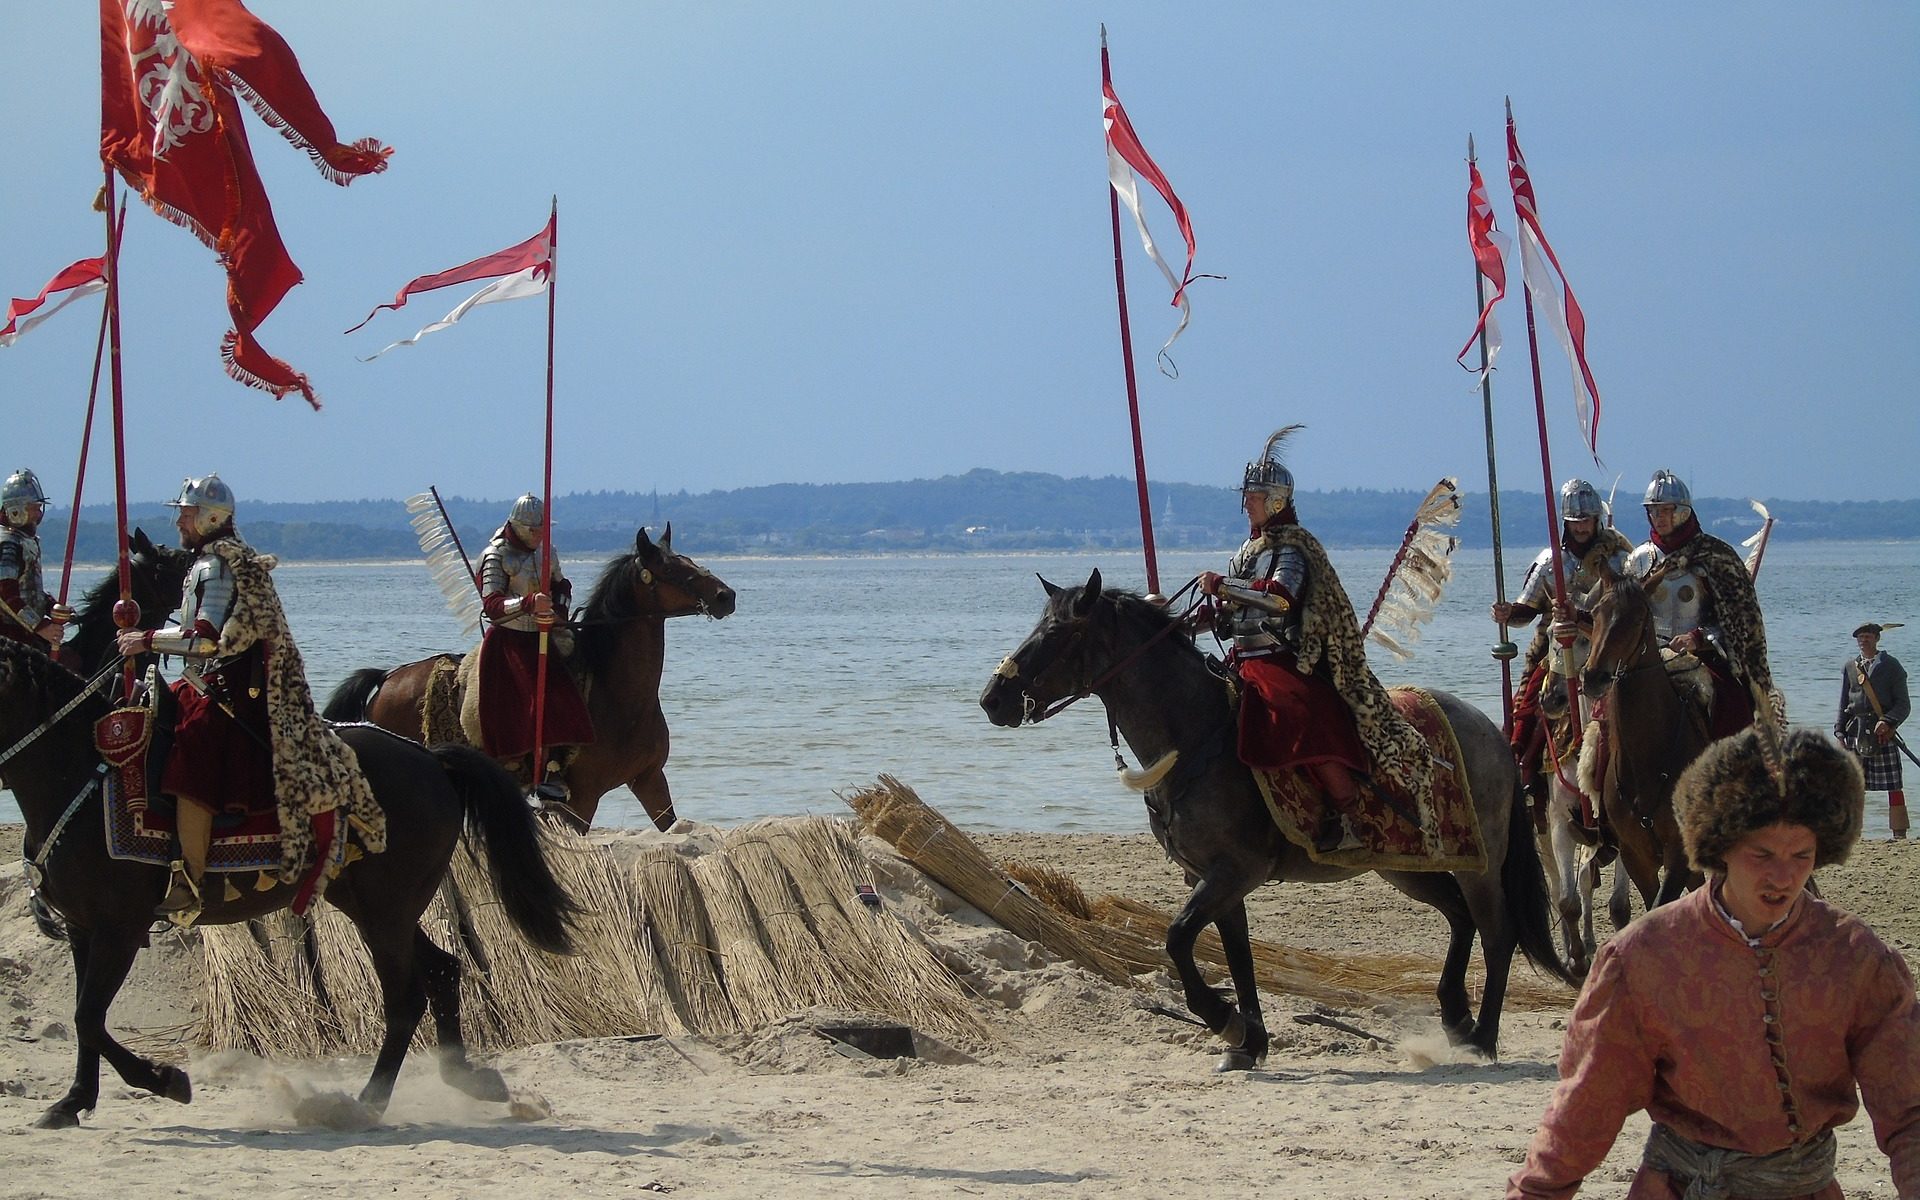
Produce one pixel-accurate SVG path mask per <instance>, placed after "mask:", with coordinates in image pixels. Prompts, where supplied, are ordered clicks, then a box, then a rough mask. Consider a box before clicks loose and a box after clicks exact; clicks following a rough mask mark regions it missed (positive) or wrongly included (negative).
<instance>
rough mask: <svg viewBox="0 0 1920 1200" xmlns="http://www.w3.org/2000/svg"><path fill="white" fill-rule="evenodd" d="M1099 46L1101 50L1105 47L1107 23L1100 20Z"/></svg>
mask: <svg viewBox="0 0 1920 1200" xmlns="http://www.w3.org/2000/svg"><path fill="white" fill-rule="evenodd" d="M1100 48H1101V49H1102V50H1105V49H1106V48H1107V23H1106V22H1105V21H1102V22H1100Z"/></svg>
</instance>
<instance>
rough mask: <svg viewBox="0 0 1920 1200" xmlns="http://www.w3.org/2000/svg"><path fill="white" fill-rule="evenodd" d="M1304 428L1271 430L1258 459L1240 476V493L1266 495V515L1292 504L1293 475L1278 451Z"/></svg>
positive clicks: (1297, 426)
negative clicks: (1260, 493) (1281, 459)
mask: <svg viewBox="0 0 1920 1200" xmlns="http://www.w3.org/2000/svg"><path fill="white" fill-rule="evenodd" d="M1305 428H1306V426H1305V425H1288V426H1285V427H1284V428H1280V429H1276V430H1274V431H1273V432H1272V433H1271V434H1270V435H1268V437H1267V444H1266V446H1265V447H1264V448H1262V449H1261V451H1260V457H1259V458H1257V459H1255V460H1254V461H1252V462H1250V463H1248V464H1247V469H1246V472H1245V474H1243V475H1242V476H1241V477H1240V491H1241V492H1242V493H1246V492H1263V493H1265V494H1266V497H1267V511H1268V512H1274V513H1277V512H1279V511H1280V510H1282V509H1284V508H1286V507H1287V505H1289V504H1292V503H1293V472H1292V471H1289V470H1287V468H1286V464H1284V463H1282V462H1281V461H1280V451H1281V449H1282V447H1283V443H1285V442H1286V440H1287V439H1288V438H1289V437H1291V436H1293V434H1295V433H1296V432H1298V431H1300V430H1302V429H1305Z"/></svg>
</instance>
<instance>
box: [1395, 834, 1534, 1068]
mask: <svg viewBox="0 0 1920 1200" xmlns="http://www.w3.org/2000/svg"><path fill="white" fill-rule="evenodd" d="M1515 832H1517V831H1515V830H1512V829H1511V828H1510V829H1509V830H1508V836H1513V835H1514V833H1515ZM1488 870H1489V871H1497V870H1499V868H1498V867H1489V868H1488ZM1380 876H1381V878H1383V879H1385V880H1386V881H1387V882H1388V883H1390V884H1392V885H1393V886H1394V887H1396V888H1398V889H1399V890H1400V891H1401V892H1402V893H1404V894H1405V895H1407V896H1409V897H1411V898H1412V899H1415V900H1418V901H1420V903H1422V904H1425V905H1428V906H1429V907H1432V908H1434V909H1437V910H1439V913H1440V915H1441V916H1443V917H1445V918H1446V919H1447V930H1448V934H1449V936H1448V940H1447V957H1446V961H1445V962H1444V963H1442V964H1441V967H1440V983H1439V985H1438V986H1437V987H1436V988H1435V990H1434V994H1435V997H1436V998H1437V999H1438V1000H1439V1001H1440V1024H1441V1026H1442V1027H1443V1028H1444V1029H1445V1030H1446V1031H1447V1040H1448V1041H1449V1042H1452V1043H1454V1044H1455V1045H1458V1044H1459V1043H1461V1042H1464V1041H1469V1040H1471V1039H1472V1037H1473V1002H1472V1000H1471V999H1470V998H1469V997H1468V995H1467V965H1468V963H1469V962H1470V961H1471V960H1472V957H1473V935H1474V932H1475V930H1474V925H1473V913H1472V911H1471V910H1469V909H1468V907H1467V898H1466V896H1465V895H1464V894H1463V893H1462V892H1461V890H1460V885H1459V883H1457V882H1456V881H1455V880H1454V878H1453V876H1451V875H1446V874H1436V873H1433V872H1429V871H1394V872H1387V871H1382V872H1380ZM1509 953H1511V950H1509Z"/></svg>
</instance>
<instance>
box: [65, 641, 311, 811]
mask: <svg viewBox="0 0 1920 1200" xmlns="http://www.w3.org/2000/svg"><path fill="white" fill-rule="evenodd" d="M179 718H180V702H179V700H178V699H177V698H176V697H175V696H174V694H173V691H172V689H170V688H168V687H166V686H165V685H164V684H162V683H161V682H160V679H159V674H158V671H157V669H156V668H153V667H149V668H147V675H146V678H145V680H144V681H143V682H142V684H141V687H140V689H139V692H138V698H137V699H135V700H134V702H133V703H131V704H125V705H122V706H120V707H118V708H115V709H113V710H112V711H111V712H109V713H107V715H106V716H104V717H101V718H100V719H99V720H98V721H96V722H94V725H93V744H94V748H95V749H96V750H98V751H99V752H100V757H101V759H102V760H104V761H105V762H106V764H107V766H108V768H109V770H110V775H111V784H112V787H113V791H114V794H115V796H116V797H117V798H118V799H119V800H120V802H121V803H123V804H126V805H129V806H134V807H138V808H140V809H142V810H144V811H146V812H148V813H151V814H154V815H157V816H159V817H161V818H162V819H163V821H164V823H165V824H166V825H167V826H168V827H171V825H172V822H173V811H174V807H175V803H176V802H175V800H174V798H173V797H172V796H171V795H168V794H167V793H166V792H164V791H162V790H161V786H160V781H161V780H162V779H164V778H165V777H166V771H167V760H168V759H169V758H170V757H172V754H173V742H174V727H175V725H176V724H177V723H178V721H179ZM208 799H209V800H210V801H213V802H215V803H216V807H215V808H214V817H213V827H214V829H215V830H216V831H218V830H221V829H233V828H237V827H239V826H241V825H243V824H246V823H247V822H248V821H249V820H250V819H252V818H257V817H259V816H260V815H262V814H260V813H248V812H237V811H232V810H229V809H227V808H225V807H224V806H217V802H218V800H219V797H217V796H213V797H208ZM264 815H265V816H266V817H268V818H269V819H270V820H272V821H274V823H275V824H276V825H277V824H278V820H279V809H278V808H277V807H272V808H269V809H266V810H264Z"/></svg>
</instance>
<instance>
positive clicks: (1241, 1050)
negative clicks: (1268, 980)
mask: <svg viewBox="0 0 1920 1200" xmlns="http://www.w3.org/2000/svg"><path fill="white" fill-rule="evenodd" d="M1213 927H1214V928H1215V929H1217V930H1218V931H1219V932H1220V945H1221V946H1222V947H1223V948H1224V949H1225V950H1226V954H1227V971H1228V973H1229V974H1230V975H1231V976H1232V977H1233V994H1234V1000H1235V1001H1236V1002H1237V1003H1238V1004H1239V1006H1240V1012H1239V1015H1238V1016H1235V1017H1234V1018H1232V1019H1231V1020H1229V1021H1228V1022H1227V1030H1226V1035H1225V1036H1226V1039H1227V1041H1228V1043H1230V1044H1229V1046H1228V1049H1227V1052H1226V1053H1225V1054H1223V1055H1221V1056H1220V1065H1219V1067H1218V1069H1219V1070H1221V1071H1251V1070H1252V1069H1253V1068H1255V1067H1257V1066H1259V1065H1260V1064H1261V1063H1263V1062H1265V1061H1267V1024H1266V1021H1265V1020H1264V1019H1263V1018H1262V1017H1261V1015H1260V985H1259V983H1258V981H1256V980H1255V979H1254V975H1253V944H1252V942H1251V941H1250V940H1249V939H1248V937H1247V904H1246V901H1244V900H1242V901H1240V902H1239V903H1236V904H1234V905H1232V906H1230V907H1229V908H1228V909H1227V911H1225V912H1223V913H1221V914H1220V916H1219V918H1218V919H1217V920H1215V921H1214V923H1213ZM1235 1026H1238V1029H1235ZM1236 1033H1237V1034H1238V1035H1239V1036H1238V1037H1236V1036H1234V1035H1235V1034H1236Z"/></svg>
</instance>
